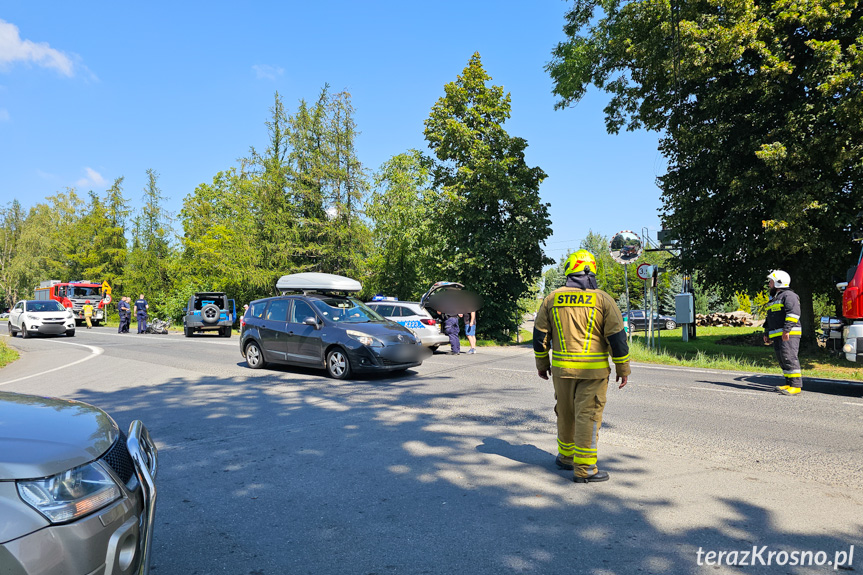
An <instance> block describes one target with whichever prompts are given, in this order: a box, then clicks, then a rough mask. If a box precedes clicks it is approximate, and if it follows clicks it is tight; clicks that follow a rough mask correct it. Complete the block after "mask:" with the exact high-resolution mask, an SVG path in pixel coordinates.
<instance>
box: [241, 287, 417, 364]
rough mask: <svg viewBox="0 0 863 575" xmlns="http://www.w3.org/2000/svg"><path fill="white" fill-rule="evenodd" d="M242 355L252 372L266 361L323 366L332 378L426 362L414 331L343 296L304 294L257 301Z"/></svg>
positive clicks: (245, 320) (246, 329) (246, 328)
mask: <svg viewBox="0 0 863 575" xmlns="http://www.w3.org/2000/svg"><path fill="white" fill-rule="evenodd" d="M240 352H241V353H242V354H243V356H244V357H245V358H246V364H247V365H248V366H249V367H250V368H252V369H259V368H261V367H264V366H265V365H266V364H267V363H269V362H272V363H283V364H289V365H301V366H308V367H316V368H324V369H326V370H327V373H328V374H329V375H330V377H333V378H335V379H345V378H347V377H349V376H350V375H351V374H352V373H360V372H370V371H404V370H406V369H408V368H410V367H415V366H418V365H420V364H421V363H422V358H423V355H422V352H423V346H422V343H421V341H420V340H419V338H418V337H416V336H415V335H414V334H413V332H411V330H409V329H407V328H406V327H403V326H401V325H399V324H397V323H395V322H393V321H390V320H388V319H385V318H384V317H382V316H380V315H378V313H376V312H375V311H373V310H371V309H370V308H368V307H367V306H366V305H365V304H363V303H362V302H360V301H358V300H356V299H354V298H351V297H346V296H343V295H334V294H321V293H304V294H296V295H284V296H277V297H271V298H266V299H260V300H256V301H253V302H252V303H251V305H250V306H249V309H248V311H246V314H245V316H244V317H243V328H242V333H241V335H240Z"/></svg>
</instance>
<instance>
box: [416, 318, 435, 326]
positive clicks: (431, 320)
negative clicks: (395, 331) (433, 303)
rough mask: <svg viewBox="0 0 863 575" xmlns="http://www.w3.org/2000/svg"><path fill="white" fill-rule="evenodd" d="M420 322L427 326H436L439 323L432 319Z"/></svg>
mask: <svg viewBox="0 0 863 575" xmlns="http://www.w3.org/2000/svg"><path fill="white" fill-rule="evenodd" d="M420 321H421V322H422V323H424V324H426V325H435V324H436V323H437V322H435V320H433V319H432V318H428V319H421V320H420Z"/></svg>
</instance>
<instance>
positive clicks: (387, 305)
mask: <svg viewBox="0 0 863 575" xmlns="http://www.w3.org/2000/svg"><path fill="white" fill-rule="evenodd" d="M366 305H367V306H368V307H370V308H372V309H373V310H375V311H376V312H378V313H379V314H380V315H382V316H384V317H385V318H387V319H389V320H392V321H394V322H396V323H398V324H401V325H403V326H405V327H406V328H408V329H409V330H411V331H412V332H414V334H416V335H417V336H418V337H419V338H420V340H422V344H423V346H425V347H427V348H429V349H430V350H431V351H434V350H436V349H437V348H438V346H440V345H441V344H449V338H448V337H447V336H446V335H444V334H442V333H441V331H440V325H439V324H438V322H437V320H435V319H434V318H432V316H431V314H430V313H429V312H428V311H426V310H425V309H424V308H423V307H422V306H421V305H420V304H419V302H415V301H398V299H396V298H394V297H383V296H375V297H374V298H372V301H370V302H368V303H366Z"/></svg>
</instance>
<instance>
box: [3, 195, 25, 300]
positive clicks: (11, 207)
mask: <svg viewBox="0 0 863 575" xmlns="http://www.w3.org/2000/svg"><path fill="white" fill-rule="evenodd" d="M24 219H25V215H24V210H23V209H21V204H20V203H19V202H18V200H13V201H11V202H9V204H7V205H6V207H4V208H0V222H2V223H0V296H2V297H3V304H2V305H3V311H5V310H6V309H7V308H9V307H11V306H13V305H15V302H16V301H18V299H19V296H18V294H19V293H20V290H21V286H20V285H18V284H17V282H16V280H15V276H14V274H13V265H12V262H13V261H14V259H15V255H16V254H17V252H18V240H19V239H20V238H21V229H22V227H23V226H24Z"/></svg>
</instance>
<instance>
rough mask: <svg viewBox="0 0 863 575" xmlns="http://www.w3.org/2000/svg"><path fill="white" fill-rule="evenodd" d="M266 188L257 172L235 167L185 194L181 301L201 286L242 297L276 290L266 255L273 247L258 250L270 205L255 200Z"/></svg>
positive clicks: (249, 297)
mask: <svg viewBox="0 0 863 575" xmlns="http://www.w3.org/2000/svg"><path fill="white" fill-rule="evenodd" d="M262 187H264V186H261V185H260V180H259V179H258V178H257V177H254V178H250V177H248V175H247V174H244V173H242V172H240V171H238V170H237V169H235V168H231V169H230V170H228V171H225V172H219V173H218V174H216V176H215V177H214V178H213V182H212V183H211V184H200V185H199V186H198V187H197V188H195V191H194V192H192V193H191V194H189V195H187V196H186V197H185V199H184V200H183V209H182V210H181V211H180V220H181V222H182V226H183V232H184V233H183V238H182V252H183V253H182V258H181V261H182V264H181V266H182V269H183V270H184V274H183V275H184V278H183V279H182V280H180V281H179V282H178V283H177V285H178V286H179V287H178V289H180V291H183V292H184V296H182V297H181V298H180V299H181V300H183V299H185V301H188V297H189V296H190V295H191V294H192V293H194V292H196V291H224V292H226V293H228V294H229V295H231V296H232V297H234V298H238V299H240V300H241V301H250V300H252V299H255V298H258V297H262V296H265V295H269V294H270V293H272V287H273V284H274V277H273V276H274V271H275V270H273V268H272V267H271V266H272V262H267V259H266V257H267V255H268V254H271V253H272V251H271V250H270V249H267V250H263V251H262V250H261V249H259V246H260V243H259V242H260V241H261V235H260V234H261V227H263V226H262V225H261V224H260V222H261V221H262V220H261V219H258V216H259V215H261V216H263V212H265V211H266V210H265V209H263V208H262V209H257V204H256V203H255V201H256V199H257V198H259V196H258V194H259V193H260V191H261V188H262ZM272 247H274V246H270V248H272ZM178 279H179V278H178ZM178 309H182V306H179V307H178Z"/></svg>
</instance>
